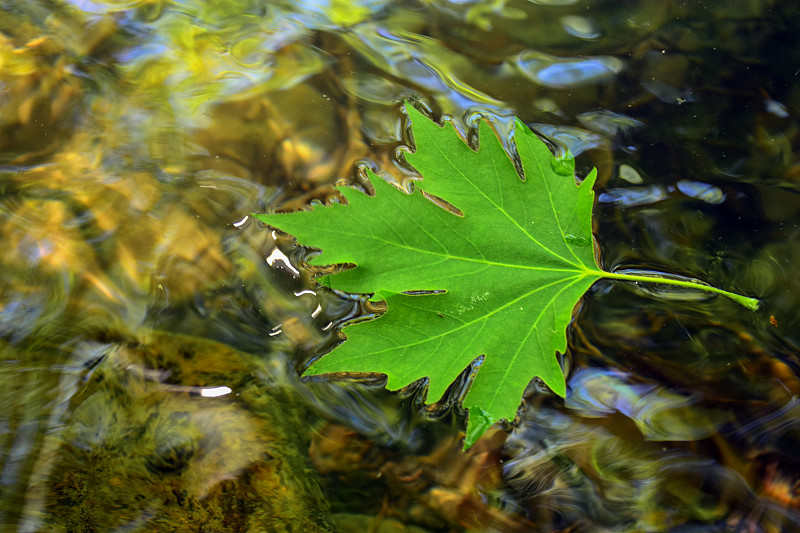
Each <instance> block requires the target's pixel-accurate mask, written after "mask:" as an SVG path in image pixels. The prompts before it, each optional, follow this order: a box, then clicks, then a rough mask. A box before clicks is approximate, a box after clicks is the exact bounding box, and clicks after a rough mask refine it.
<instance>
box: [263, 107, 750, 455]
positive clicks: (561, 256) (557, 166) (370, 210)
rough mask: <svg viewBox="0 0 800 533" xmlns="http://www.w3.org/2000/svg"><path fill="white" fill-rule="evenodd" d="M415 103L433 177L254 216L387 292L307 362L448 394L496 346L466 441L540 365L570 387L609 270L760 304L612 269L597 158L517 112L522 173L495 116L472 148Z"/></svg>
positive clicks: (418, 137) (476, 391)
mask: <svg viewBox="0 0 800 533" xmlns="http://www.w3.org/2000/svg"><path fill="white" fill-rule="evenodd" d="M406 109H407V111H408V113H409V116H410V117H411V120H412V124H413V133H414V141H415V144H416V152H414V153H413V154H409V155H407V159H408V161H409V162H410V163H411V164H412V165H414V167H415V168H416V169H417V170H418V171H419V172H420V173H421V174H422V176H423V180H422V181H421V182H418V183H417V185H416V187H415V190H414V191H413V192H412V194H405V193H403V192H400V191H398V190H397V189H395V188H394V187H392V186H391V185H389V184H388V183H386V182H385V181H383V180H382V179H380V178H379V177H378V176H375V175H374V174H370V180H371V183H372V185H373V187H374V188H375V195H374V196H368V195H366V194H364V193H361V192H359V191H357V190H355V189H352V188H348V187H339V190H340V191H341V193H342V194H343V195H344V197H345V198H346V200H347V204H346V205H345V204H333V205H330V206H328V207H324V206H315V207H313V209H312V210H311V211H298V212H294V213H283V214H269V215H256V216H257V217H258V218H259V219H260V220H262V221H264V222H266V223H267V224H269V225H271V226H274V227H276V228H279V229H281V230H282V231H285V232H287V233H290V234H292V235H294V236H295V237H296V238H297V240H298V241H299V242H300V243H302V244H303V245H306V246H312V247H315V248H319V249H321V250H322V253H321V254H320V255H318V256H316V257H314V258H313V259H312V264H316V265H323V264H326V265H327V264H335V263H354V264H356V265H357V266H356V267H355V268H352V269H350V270H346V271H344V272H341V273H338V274H335V275H333V276H332V277H331V278H330V283H331V286H332V287H333V288H335V289H338V290H341V291H345V292H351V293H365V294H366V293H377V294H379V295H380V296H381V297H382V298H384V299H385V300H386V304H387V311H386V312H385V313H384V314H383V315H382V316H380V317H379V318H378V319H376V320H372V321H367V322H361V323H358V324H355V325H353V326H348V327H347V328H346V334H347V341H346V342H344V343H342V344H341V345H339V346H338V347H337V348H336V349H334V350H333V351H332V352H331V353H330V354H328V355H325V356H324V357H322V358H321V359H320V360H319V361H318V362H316V363H315V364H314V365H312V366H311V367H310V368H309V369H308V370H307V371H306V374H322V373H327V372H346V371H353V372H382V373H385V374H386V375H387V376H388V383H387V387H388V388H390V389H396V388H400V387H403V386H405V385H407V384H408V383H410V382H412V381H415V380H418V379H420V378H425V377H428V378H429V379H430V388H429V399H431V400H437V399H439V398H440V397H441V396H442V394H443V393H444V392H445V390H446V388H447V387H448V385H450V383H452V382H453V381H454V380H455V378H456V377H457V376H458V375H459V373H461V372H462V371H463V370H464V369H465V368H466V367H467V366H468V365H469V364H470V363H471V362H473V361H474V360H475V359H476V357H478V356H480V355H485V359H484V360H483V362H482V363H481V365H480V369H479V372H478V374H477V376H476V378H475V380H474V383H473V384H472V386H471V388H470V390H469V393H468V395H467V396H466V398H465V399H464V406H465V407H467V408H468V409H469V410H470V413H472V414H471V416H470V420H469V428H468V431H467V435H468V439H467V441H468V442H467V446H469V445H471V444H472V442H474V440H475V439H477V438H478V437H479V436H480V435H481V434H482V433H483V432H484V431H485V430H486V429H487V428H488V427H489V426H491V424H492V423H493V422H494V421H496V420H498V419H500V418H508V419H510V420H513V419H514V417H515V415H516V411H517V407H518V406H519V404H520V397H521V395H522V393H523V391H524V390H525V387H526V386H527V384H528V383H529V382H530V380H531V379H532V378H533V377H534V376H538V377H540V378H541V379H542V380H543V381H544V382H545V383H546V384H547V385H548V386H549V387H550V388H551V389H552V390H553V391H554V392H556V393H557V394H559V395H561V396H564V394H565V393H566V386H565V381H564V375H563V373H562V370H561V368H560V366H559V364H558V361H557V359H556V352H563V351H564V350H565V349H566V344H567V340H566V328H567V325H568V324H569V322H570V320H571V317H572V310H573V308H574V307H575V305H576V303H577V302H578V301H579V299H580V298H581V296H582V295H583V294H584V293H585V292H586V290H587V289H588V288H589V287H590V286H591V285H592V284H593V283H594V282H595V281H597V280H598V279H600V278H603V277H606V278H614V279H620V280H629V281H638V282H649V283H653V282H658V283H667V284H671V285H679V286H682V287H689V288H694V289H700V290H706V291H712V292H716V293H719V294H724V295H726V296H729V297H731V298H734V299H737V301H739V302H740V303H742V304H744V305H747V306H748V307H751V308H754V307H756V306H757V305H758V302H757V301H756V300H753V299H751V298H746V297H743V296H739V295H736V294H732V293H728V292H726V291H723V290H720V289H716V288H714V287H710V286H707V285H703V284H699V283H693V282H688V281H683V280H675V279H670V278H658V277H654V276H642V275H627V274H622V273H610V272H605V271H603V270H601V269H600V268H599V267H598V266H597V264H596V263H595V258H594V245H593V237H592V207H593V203H594V193H593V191H592V185H593V184H594V180H595V176H596V172H595V171H592V172H591V173H590V174H589V175H588V176H587V177H586V178H585V179H584V180H583V182H582V183H581V184H580V185H578V184H576V182H575V178H574V160H573V159H572V158H570V157H566V158H562V159H558V160H556V159H555V158H554V157H553V155H552V154H551V153H550V150H549V149H548V148H547V146H546V145H545V144H544V143H543V142H542V141H541V140H539V139H538V138H537V137H536V135H535V134H533V133H532V132H531V131H530V130H529V129H528V128H527V127H525V126H524V125H523V124H522V123H521V122H517V125H516V133H515V135H516V138H515V141H516V145H517V149H518V151H519V155H520V158H521V161H522V164H523V168H524V173H525V176H526V181H522V180H520V179H519V177H518V176H517V174H516V171H515V168H514V166H513V164H512V163H511V161H510V160H509V158H508V157H507V155H506V153H505V152H504V150H503V148H502V146H501V145H500V143H499V142H498V140H497V138H496V137H495V136H494V134H493V133H492V132H491V130H490V129H489V128H488V127H487V126H486V124H483V123H482V124H481V125H480V128H479V138H480V150H479V151H478V152H473V151H472V150H471V149H470V148H469V147H468V146H467V145H466V144H465V143H464V142H462V141H461V139H459V137H458V136H457V135H455V133H454V132H453V131H451V130H450V128H447V129H444V128H442V127H439V126H437V125H436V124H434V123H433V122H431V121H430V120H428V119H426V118H424V117H423V116H422V115H421V114H420V113H419V112H417V111H416V110H415V109H414V108H413V107H411V106H410V105H407V106H406ZM421 191H424V192H425V193H427V194H428V195H434V196H436V197H438V198H441V199H444V200H445V201H446V202H448V203H450V204H452V205H453V206H455V207H456V208H457V209H458V210H459V211H461V213H463V216H459V215H457V214H454V213H453V212H452V211H449V210H447V209H444V208H442V207H441V206H439V205H436V204H435V203H434V202H432V201H430V200H429V199H428V198H426V196H425V195H423V194H422V193H421ZM409 291H414V292H418V291H439V292H438V293H436V294H422V295H420V294H413V295H412V294H405V293H407V292H409Z"/></svg>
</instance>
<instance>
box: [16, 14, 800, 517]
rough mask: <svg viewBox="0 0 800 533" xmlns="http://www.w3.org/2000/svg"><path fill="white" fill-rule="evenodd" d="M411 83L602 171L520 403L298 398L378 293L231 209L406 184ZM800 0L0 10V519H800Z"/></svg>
mask: <svg viewBox="0 0 800 533" xmlns="http://www.w3.org/2000/svg"><path fill="white" fill-rule="evenodd" d="M403 99H412V100H414V101H416V102H417V103H418V105H419V106H420V107H421V108H422V109H425V110H427V111H429V113H430V114H431V115H432V116H433V117H434V118H437V119H438V118H441V117H442V116H446V117H449V118H450V120H451V121H452V123H453V125H454V126H455V127H456V128H457V129H458V130H459V131H460V132H461V133H462V135H463V136H464V137H465V138H466V139H468V140H469V141H470V142H472V141H473V137H472V132H473V129H472V128H473V127H474V126H475V124H476V121H477V120H478V119H479V117H483V118H484V119H486V120H488V121H489V122H490V123H491V124H492V126H493V127H494V129H495V130H496V132H497V133H498V134H499V135H500V137H501V139H503V140H504V143H505V145H506V147H507V148H508V150H509V152H510V153H512V154H513V144H512V143H511V142H510V141H509V140H508V139H510V133H511V127H512V125H513V120H512V118H513V117H514V116H518V117H520V119H522V120H523V121H524V122H525V123H527V124H528V125H529V126H530V127H532V128H533V129H534V130H536V131H537V132H539V133H540V134H541V135H542V136H543V137H544V138H546V139H548V140H549V141H550V142H551V144H552V146H553V149H554V150H556V151H558V152H563V151H566V150H570V151H571V152H572V153H573V154H575V155H576V157H577V170H578V174H579V175H585V174H586V173H587V172H588V171H589V170H590V169H591V168H592V167H597V168H598V171H599V178H598V183H597V185H596V187H595V190H596V193H597V204H596V208H595V215H596V221H597V226H596V237H597V242H598V249H599V254H600V258H601V262H602V264H603V266H604V267H605V268H607V269H649V270H656V271H661V272H665V273H670V274H677V275H682V276H688V277H697V278H701V279H703V280H706V281H708V282H711V283H713V284H715V285H718V286H721V287H724V288H726V289H728V290H733V291H737V292H740V293H743V294H747V295H750V296H755V297H758V298H760V299H762V301H763V305H762V307H761V309H759V310H758V311H757V312H754V313H753V312H750V311H747V310H745V309H743V308H741V307H739V306H737V305H736V304H735V303H733V302H730V301H728V300H726V299H722V298H714V297H709V296H706V295H700V296H698V295H697V294H695V293H686V292H679V291H668V290H663V289H661V288H656V287H648V286H643V285H633V284H623V283H619V282H612V281H602V282H598V283H597V284H596V285H595V286H594V287H592V289H591V290H590V291H589V293H588V294H587V296H586V297H585V298H584V299H583V300H582V303H581V305H580V306H579V307H578V308H577V309H576V312H575V320H574V321H573V324H572V325H571V326H570V328H569V330H568V337H569V340H570V343H569V350H568V353H566V354H564V355H563V357H562V361H563V365H564V367H565V369H566V370H567V372H568V373H567V380H568V386H569V393H568V396H567V398H566V399H565V400H564V399H560V398H558V397H555V396H553V395H552V394H551V393H549V392H548V391H547V390H544V389H542V388H541V387H540V386H539V385H538V384H537V383H535V382H534V383H532V384H531V386H530V387H529V389H528V391H527V392H526V395H525V398H524V399H523V403H522V409H521V410H520V413H519V417H518V420H516V421H514V423H509V424H506V425H503V426H502V427H496V428H494V429H493V430H492V431H490V432H489V433H487V435H486V436H485V437H484V438H483V439H481V440H480V441H479V442H478V443H477V444H476V445H475V446H474V447H473V448H471V449H470V451H469V452H467V453H462V452H460V448H461V439H462V437H463V435H462V433H461V431H462V430H463V428H464V425H465V418H464V417H465V414H464V413H463V412H462V411H461V410H460V409H459V407H458V399H459V398H460V397H462V396H463V394H464V393H465V387H466V386H467V381H466V380H465V379H462V380H461V381H460V382H458V383H456V384H455V386H454V387H453V388H452V389H451V390H450V391H449V393H448V396H447V397H446V398H445V399H444V400H443V401H442V402H440V403H439V404H438V405H434V406H426V405H425V404H424V403H423V401H422V399H421V398H422V397H423V394H424V384H416V385H413V386H411V387H409V388H408V389H406V390H403V391H400V392H396V393H391V392H388V391H385V390H384V388H383V386H382V382H381V379H380V378H379V377H374V376H358V377H351V378H348V379H344V378H340V379H335V380H329V379H321V378H316V379H314V380H309V381H300V380H299V378H298V376H299V372H300V371H301V370H302V369H303V368H304V366H305V365H306V364H307V363H308V362H309V361H310V360H312V359H313V358H315V357H318V356H319V354H321V353H324V352H325V351H326V350H328V349H330V347H331V346H332V345H333V344H334V343H336V342H337V339H338V338H339V337H338V333H337V331H338V327H339V326H340V325H341V324H342V323H344V322H346V321H347V320H350V319H353V318H355V317H358V316H361V315H364V314H369V313H371V312H373V310H371V309H370V308H369V305H368V304H367V303H365V302H363V301H361V300H359V299H358V298H356V297H351V298H347V297H344V296H342V295H335V294H331V293H329V292H326V291H325V290H323V289H321V288H319V287H317V286H316V285H314V283H313V280H312V274H311V273H310V272H309V271H308V270H307V269H305V268H304V267H303V264H304V260H305V258H306V254H307V251H306V250H302V249H299V248H296V247H294V246H293V245H292V243H291V241H290V240H288V239H286V238H283V237H279V236H276V235H274V234H273V233H272V232H271V231H270V230H269V229H268V228H266V227H263V226H261V225H259V224H256V223H254V222H253V220H252V219H251V218H250V217H249V214H250V213H251V212H254V211H256V212H258V211H265V210H268V209H273V208H277V207H282V208H290V207H299V206H302V205H304V204H306V203H307V202H309V201H311V200H314V199H325V198H327V197H328V196H329V195H330V194H331V189H330V185H331V184H333V183H335V182H336V181H337V180H341V181H344V182H352V183H356V182H358V181H359V180H360V179H361V177H360V174H359V172H358V170H357V168H358V167H359V166H362V167H363V166H369V167H372V168H375V169H376V170H378V171H379V172H380V173H381V175H383V176H384V177H385V178H386V179H389V180H390V181H396V182H403V181H404V180H406V179H407V178H409V177H410V176H411V175H412V174H411V171H410V170H409V169H408V168H406V167H405V166H404V165H403V164H402V162H400V163H398V162H397V159H396V157H395V154H396V151H397V150H398V148H400V147H401V146H404V145H405V144H407V142H408V136H407V132H406V124H405V120H404V118H403V116H402V113H401V111H400V108H401V103H402V101H403ZM799 117H800V6H798V5H797V4H796V2H793V1H789V0H785V1H772V2H768V1H757V0H733V1H724V2H723V1H708V2H699V1H698V2H655V1H652V0H651V1H642V2H612V1H595V2H590V1H588V0H583V1H581V0H558V1H556V0H537V1H533V0H530V1H528V0H519V1H516V2H515V1H511V0H508V1H504V0H497V1H491V2H484V1H476V2H471V1H458V2H456V1H452V2H448V1H444V0H442V1H425V2H422V1H419V2H411V1H401V2H390V1H379V0H375V1H363V2H346V1H340V0H329V1H327V2H313V1H291V2H290V1H286V2H281V1H272V2H264V1H255V0H252V1H248V0H224V1H215V2H206V1H202V0H183V1H175V2H167V1H158V0H153V1H131V2H122V1H120V2H112V1H110V0H108V1H97V2H90V1H80V0H75V1H74V2H71V3H70V2H64V3H60V2H47V1H36V0H30V1H11V2H8V1H6V2H0V249H2V254H1V255H0V261H2V269H1V270H0V351H1V352H2V360H1V364H0V373H2V378H0V379H2V383H3V385H4V386H3V387H2V388H0V464H1V465H2V472H0V524H2V530H3V531H64V532H79V531H81V532H82V531H86V532H89V531H120V532H121V531H213V532H237V531H353V532H361V531H374V532H379V531H380V532H384V531H387V532H388V531H409V532H412V531H413V532H417V531H467V530H474V531H502V532H516V531H581V532H593V531H615V532H617V531H624V532H627V531H675V532H695V531H742V532H751V531H752V532H762V531H763V532H780V531H787V532H788V531H797V530H800V481H798V480H800V460H798V457H799V456H800V422H798V420H800V400H798V395H800V377H799V376H800V365H799V364H798V344H799V343H800V333H799V332H800V323H799V320H800V314H798V313H797V311H796V309H798V304H800V302H798V295H800V286H798V283H799V282H798V279H797V276H796V275H795V272H796V271H797V270H798V267H800V253H798V250H800V247H798V242H797V241H798V239H799V238H800V229H799V226H798V225H799V224H800V195H799V193H800V187H799V186H798V180H800V158H799V157H798V155H797V154H798V144H799V143H800V140H798V136H799V135H800V129H799V127H800V123H799V122H798V118H799Z"/></svg>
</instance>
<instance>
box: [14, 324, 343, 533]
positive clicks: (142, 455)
mask: <svg viewBox="0 0 800 533" xmlns="http://www.w3.org/2000/svg"><path fill="white" fill-rule="evenodd" d="M96 353H97V355H98V359H97V360H96V361H95V362H94V363H95V366H94V368H93V369H92V370H91V372H90V373H89V374H88V375H87V378H86V380H85V383H83V384H82V386H81V391H80V392H79V393H78V394H76V395H75V396H74V398H73V400H72V401H71V402H70V407H69V408H68V410H69V413H68V414H67V415H66V416H65V417H64V422H65V425H64V426H63V427H61V428H59V429H57V430H55V431H53V432H52V434H50V435H48V436H47V437H45V439H46V440H48V441H50V444H49V446H48V457H47V458H45V459H44V460H40V461H39V463H38V465H37V472H35V473H34V477H36V478H38V479H39V482H38V483H37V485H38V486H36V487H34V488H33V490H32V491H31V492H32V493H34V494H39V495H40V496H41V499H40V500H39V501H37V502H33V501H32V500H31V498H30V497H29V499H28V502H27V503H28V504H27V505H26V509H25V511H29V512H23V513H22V514H23V516H22V519H23V520H22V522H23V523H27V524H29V525H31V526H34V527H32V528H30V530H37V531H64V532H72V531H101V530H117V529H119V528H124V529H125V530H126V531H198V530H201V531H216V532H233V531H237V532H238V531H252V532H262V531H309V532H325V531H334V530H335V528H334V527H333V526H332V525H331V522H330V521H329V520H328V514H327V505H326V503H325V500H324V498H323V494H322V491H321V489H320V487H319V485H318V483H317V480H316V477H315V476H314V474H313V473H312V467H311V464H310V462H309V460H308V456H307V454H306V453H305V450H306V448H307V446H308V439H309V432H310V428H309V426H308V424H307V419H306V414H305V412H304V410H303V408H302V407H301V404H300V403H299V402H298V399H297V397H296V396H294V393H293V392H292V390H291V387H288V386H287V383H288V379H289V378H288V377H287V374H286V373H284V372H283V371H282V370H281V365H280V364H272V365H270V368H267V367H266V366H265V364H263V363H261V362H259V361H258V360H256V359H255V358H253V357H252V356H248V355H247V354H244V353H241V352H238V351H236V350H233V349H231V348H228V347H226V346H224V345H222V344H218V343H215V342H211V341H205V340H200V339H196V338H191V337H186V336H181V335H171V334H166V333H161V332H151V333H147V334H144V335H142V337H141V338H138V339H133V338H120V339H115V340H113V341H111V342H108V343H106V344H104V345H103V346H102V348H101V349H100V350H98V352H96ZM266 374H269V377H270V380H271V383H270V385H268V386H265V385H264V381H265V380H263V379H262V378H263V377H264V375H266ZM225 392H227V394H225ZM216 394H220V396H218V397H214V395H216ZM32 503H33V505H32Z"/></svg>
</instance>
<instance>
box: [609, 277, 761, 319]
mask: <svg viewBox="0 0 800 533" xmlns="http://www.w3.org/2000/svg"><path fill="white" fill-rule="evenodd" d="M603 277H605V278H611V279H618V280H623V281H634V282H642V283H661V284H663V285H674V286H677V287H685V288H687V289H697V290H701V291H706V292H713V293H716V294H721V295H722V296H727V297H728V298H730V299H731V300H733V301H734V302H736V303H738V304H740V305H743V306H745V307H746V308H748V309H750V310H752V311H755V310H756V309H758V306H759V305H760V304H761V302H760V301H759V300H758V299H757V298H750V297H748V296H742V295H741V294H736V293H735V292H729V291H726V290H722V289H718V288H716V287H712V286H711V285H705V284H703V283H697V282H694V281H684V280H679V279H670V278H663V277H656V276H641V275H635V274H621V273H619V272H603Z"/></svg>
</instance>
